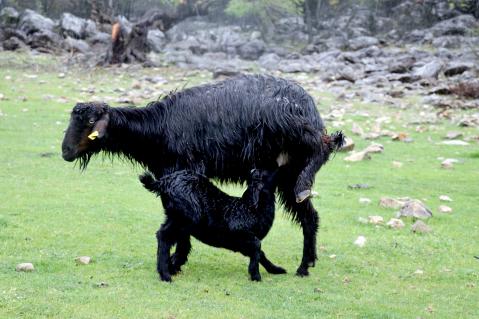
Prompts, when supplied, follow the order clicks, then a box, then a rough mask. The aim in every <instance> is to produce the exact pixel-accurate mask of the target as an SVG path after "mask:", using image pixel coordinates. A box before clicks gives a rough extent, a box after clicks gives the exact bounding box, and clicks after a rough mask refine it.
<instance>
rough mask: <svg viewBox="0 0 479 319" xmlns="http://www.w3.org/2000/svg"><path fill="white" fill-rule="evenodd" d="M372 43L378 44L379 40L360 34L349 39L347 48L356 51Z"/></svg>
mask: <svg viewBox="0 0 479 319" xmlns="http://www.w3.org/2000/svg"><path fill="white" fill-rule="evenodd" d="M373 45H379V40H378V39H376V38H374V37H368V36H360V37H356V38H354V39H351V40H350V41H349V48H351V50H353V51H357V50H360V49H363V48H367V47H370V46H373Z"/></svg>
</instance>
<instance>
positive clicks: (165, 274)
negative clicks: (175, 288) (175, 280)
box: [156, 221, 176, 282]
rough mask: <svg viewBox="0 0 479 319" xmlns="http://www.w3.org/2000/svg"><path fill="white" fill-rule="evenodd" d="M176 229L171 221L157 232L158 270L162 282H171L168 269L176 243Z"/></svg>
mask: <svg viewBox="0 0 479 319" xmlns="http://www.w3.org/2000/svg"><path fill="white" fill-rule="evenodd" d="M175 233H176V231H175V229H174V227H173V224H172V223H171V222H169V221H167V222H166V223H164V224H163V225H161V227H160V229H159V230H158V231H157V232H156V239H157V241H158V249H157V255H156V256H157V257H156V269H157V271H158V273H159V275H160V279H161V280H162V281H167V282H171V274H170V271H169V269H168V268H169V267H168V262H169V260H170V249H171V247H172V246H173V245H174V244H175V242H176V237H175Z"/></svg>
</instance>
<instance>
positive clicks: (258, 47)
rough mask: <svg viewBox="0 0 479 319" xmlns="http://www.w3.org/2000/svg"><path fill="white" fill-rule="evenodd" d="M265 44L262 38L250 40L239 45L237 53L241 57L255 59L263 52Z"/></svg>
mask: <svg viewBox="0 0 479 319" xmlns="http://www.w3.org/2000/svg"><path fill="white" fill-rule="evenodd" d="M265 48H266V45H265V43H264V41H263V40H259V39H256V40H251V41H248V42H246V43H245V44H243V45H242V46H240V47H239V49H238V53H239V56H240V57H241V58H242V59H245V60H257V59H258V58H259V57H260V56H261V55H262V54H263V52H264V50H265Z"/></svg>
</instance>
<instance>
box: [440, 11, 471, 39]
mask: <svg viewBox="0 0 479 319" xmlns="http://www.w3.org/2000/svg"><path fill="white" fill-rule="evenodd" d="M478 26H479V23H478V22H477V21H476V19H475V18H474V16H472V15H469V14H464V15H460V16H457V17H454V18H452V19H448V20H444V21H441V22H439V23H436V24H435V25H434V26H433V27H432V28H431V31H432V33H433V34H434V36H436V37H439V36H448V35H459V36H464V35H466V34H467V32H468V30H472V29H473V28H477V27H478Z"/></svg>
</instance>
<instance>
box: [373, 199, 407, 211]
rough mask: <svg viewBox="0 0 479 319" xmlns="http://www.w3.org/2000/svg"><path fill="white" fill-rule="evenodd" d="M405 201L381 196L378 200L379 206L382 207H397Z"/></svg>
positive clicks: (401, 205)
mask: <svg viewBox="0 0 479 319" xmlns="http://www.w3.org/2000/svg"><path fill="white" fill-rule="evenodd" d="M405 203H406V202H405V201H402V200H398V199H395V198H391V197H381V199H380V200H379V206H381V207H384V208H393V209H399V208H401V207H403V206H404V204H405Z"/></svg>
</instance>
